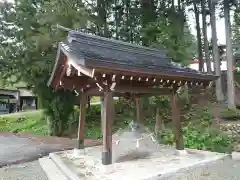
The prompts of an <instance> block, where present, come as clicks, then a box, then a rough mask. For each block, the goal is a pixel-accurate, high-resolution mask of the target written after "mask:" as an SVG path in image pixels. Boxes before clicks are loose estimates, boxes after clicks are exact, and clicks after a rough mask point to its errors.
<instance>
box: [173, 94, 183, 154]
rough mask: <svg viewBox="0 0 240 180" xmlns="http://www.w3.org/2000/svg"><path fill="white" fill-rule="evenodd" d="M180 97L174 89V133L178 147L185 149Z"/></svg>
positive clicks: (178, 148)
mask: <svg viewBox="0 0 240 180" xmlns="http://www.w3.org/2000/svg"><path fill="white" fill-rule="evenodd" d="M177 99H178V97H177V93H176V90H173V91H172V121H173V128H174V135H175V140H176V149H177V150H183V149H184V141H183V135H182V127H181V121H180V109H179V107H178V102H177V101H178V100H177Z"/></svg>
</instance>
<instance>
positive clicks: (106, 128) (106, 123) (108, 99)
mask: <svg viewBox="0 0 240 180" xmlns="http://www.w3.org/2000/svg"><path fill="white" fill-rule="evenodd" d="M112 103H113V93H112V92H111V91H110V90H109V89H107V88H105V92H104V110H103V121H102V122H103V150H102V164H103V165H109V164H112V120H113V117H112V115H113V113H112V109H113V106H112Z"/></svg>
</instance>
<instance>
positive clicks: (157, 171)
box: [50, 145, 229, 180]
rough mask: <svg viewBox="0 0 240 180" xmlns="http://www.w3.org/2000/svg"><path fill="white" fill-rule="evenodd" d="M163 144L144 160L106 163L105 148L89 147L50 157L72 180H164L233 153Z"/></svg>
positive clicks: (53, 154)
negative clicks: (78, 152)
mask: <svg viewBox="0 0 240 180" xmlns="http://www.w3.org/2000/svg"><path fill="white" fill-rule="evenodd" d="M181 152H182V153H179V152H178V151H177V153H176V150H175V148H173V147H167V146H163V145H160V148H159V151H158V152H154V153H151V154H149V155H148V156H147V157H144V158H141V159H131V160H129V161H124V162H119V163H113V164H111V165H107V166H106V165H105V166H104V165H102V162H101V147H100V146H97V147H91V148H86V149H85V153H86V154H85V156H79V157H77V158H76V157H74V156H73V154H74V150H68V151H62V152H57V153H51V154H50V158H51V159H52V160H53V161H54V162H55V163H56V164H57V165H58V166H59V168H60V169H61V170H62V172H63V173H64V174H66V175H67V177H68V178H69V179H71V180H78V179H79V180H80V179H85V180H100V179H101V180H122V179H124V180H160V179H161V178H163V177H167V176H170V175H172V174H173V173H175V172H177V171H179V170H184V169H189V168H194V167H198V166H201V165H205V164H208V163H211V162H214V161H216V160H219V159H223V158H224V157H227V156H229V155H227V154H221V153H215V152H207V151H200V150H194V149H186V152H185V151H184V153H183V151H181Z"/></svg>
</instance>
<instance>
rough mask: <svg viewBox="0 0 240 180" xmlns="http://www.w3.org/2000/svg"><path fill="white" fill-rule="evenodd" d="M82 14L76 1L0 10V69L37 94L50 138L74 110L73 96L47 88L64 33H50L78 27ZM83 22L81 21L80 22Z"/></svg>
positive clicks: (25, 3)
mask: <svg viewBox="0 0 240 180" xmlns="http://www.w3.org/2000/svg"><path fill="white" fill-rule="evenodd" d="M84 17H85V13H84V11H83V10H82V5H81V4H77V1H74V0H73V1H67V2H65V1H60V0H56V1H41V0H37V1H35V0H30V1H29V0H18V1H15V3H14V4H10V3H6V2H5V3H4V5H3V6H2V7H1V19H2V22H3V23H2V25H1V26H2V27H1V44H2V48H1V51H0V53H1V57H2V61H4V62H5V63H4V64H2V63H1V69H3V70H4V75H5V76H6V77H9V76H11V75H13V74H14V76H15V77H17V80H18V81H19V80H21V81H24V82H26V83H27V84H28V86H29V87H31V88H32V89H33V91H34V92H35V93H36V94H37V95H38V97H39V98H40V101H41V103H42V106H43V108H44V109H45V110H46V111H45V112H46V115H47V116H49V118H50V119H51V123H50V125H51V127H52V128H51V132H50V134H51V135H57V136H60V135H62V134H63V132H64V130H65V128H66V127H67V121H68V117H69V115H70V113H71V112H72V111H73V105H74V93H73V92H70V91H65V90H53V89H51V88H50V87H47V81H48V79H49V76H50V73H51V71H52V67H53V63H54V60H55V56H56V49H57V43H58V41H60V40H61V39H63V38H64V37H65V36H66V33H64V32H60V31H53V29H52V28H51V27H52V26H53V25H55V24H56V23H60V24H63V25H66V26H68V27H70V28H75V27H81V26H80V24H81V23H82V22H83V23H85V21H84ZM80 20H82V21H80Z"/></svg>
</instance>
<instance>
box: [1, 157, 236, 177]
mask: <svg viewBox="0 0 240 180" xmlns="http://www.w3.org/2000/svg"><path fill="white" fill-rule="evenodd" d="M0 180H48V179H47V176H46V175H45V173H44V172H43V170H42V169H41V167H40V165H39V163H38V161H33V162H29V163H24V164H19V165H12V166H8V167H4V168H1V169H0ZM159 180H240V161H233V160H231V159H230V158H229V159H224V160H219V161H216V162H214V163H212V164H209V165H206V166H201V167H197V168H194V169H191V170H183V171H179V172H177V173H175V174H174V175H171V176H170V177H165V178H160V179H159Z"/></svg>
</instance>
